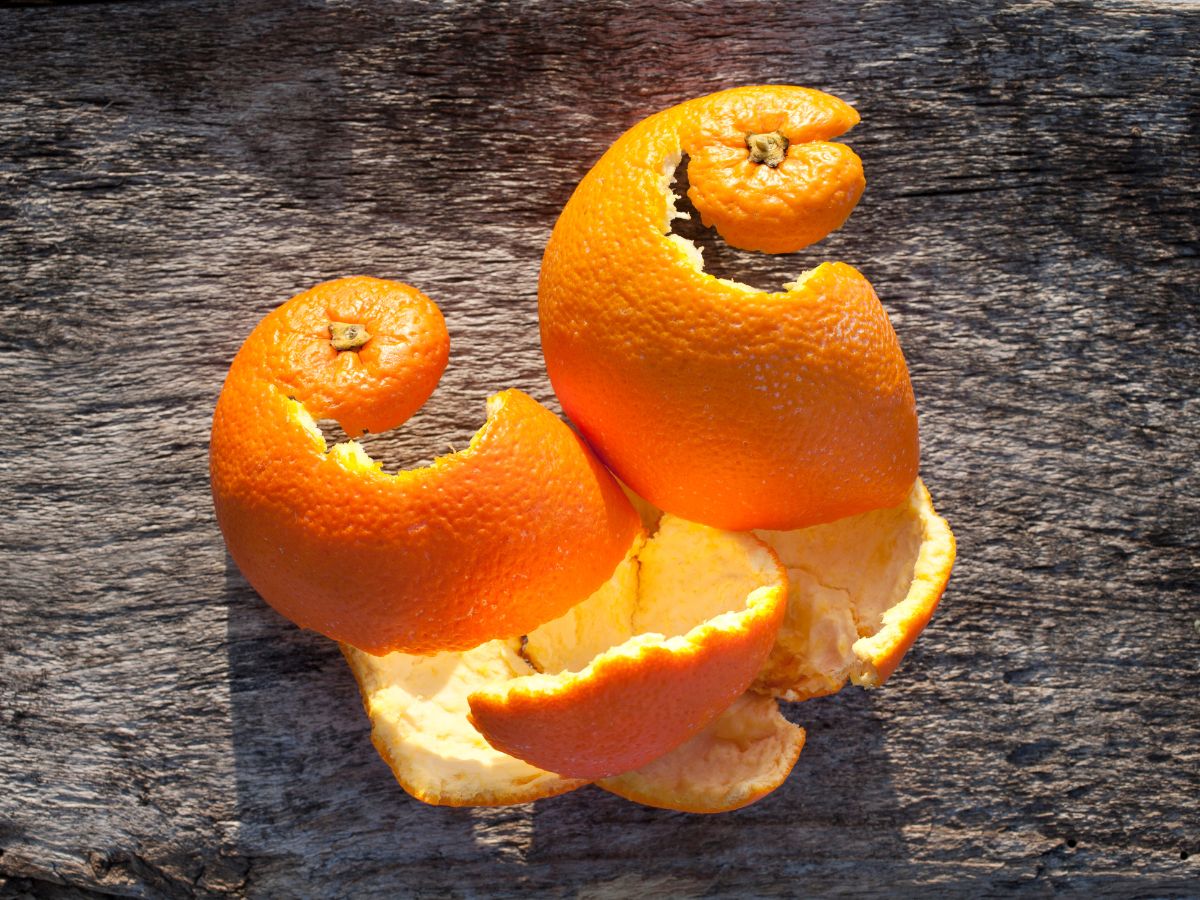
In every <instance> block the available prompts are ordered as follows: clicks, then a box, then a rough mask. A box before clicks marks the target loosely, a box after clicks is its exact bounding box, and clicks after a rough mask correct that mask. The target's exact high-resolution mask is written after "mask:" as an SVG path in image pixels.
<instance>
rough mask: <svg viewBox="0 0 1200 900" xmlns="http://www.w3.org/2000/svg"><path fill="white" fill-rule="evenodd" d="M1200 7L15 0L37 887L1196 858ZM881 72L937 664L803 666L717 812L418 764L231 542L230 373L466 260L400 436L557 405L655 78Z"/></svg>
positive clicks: (853, 245) (19, 769) (864, 143)
mask: <svg viewBox="0 0 1200 900" xmlns="http://www.w3.org/2000/svg"><path fill="white" fill-rule="evenodd" d="M1197 33H1200V7H1198V6H1197V5H1195V4H1190V3H1178V4H1171V3H1139V4H1133V3H1129V4H1117V3H1110V4H1101V5H1094V4H1084V3H1062V4H1051V3H1048V2H1023V3H1012V4H1005V3H978V4H967V3H950V4H943V5H926V4H921V3H915V2H901V3H884V2H850V3H845V4H818V3H802V4H798V5H790V6H786V7H785V6H779V5H775V4H759V3H712V4H699V3H696V4H680V5H668V4H642V3H612V2H605V3H594V4H588V5H586V6H579V7H573V6H567V5H565V4H564V5H559V4H550V3H546V4H515V3H514V4H508V3H501V4H488V3H483V2H474V3H464V4H459V5H453V6H452V5H450V4H444V5H443V4H416V3H388V2H383V0H379V2H366V0H364V2H335V0H330V2H317V0H310V2H299V3H291V4H279V3H274V2H271V0H244V2H238V3H231V2H196V3H184V2H165V3H146V4H133V3H127V4H111V5H109V4H86V5H71V6H66V7H61V8H41V7H38V8H27V9H7V10H2V11H0V50H2V51H3V52H2V53H0V148H2V149H0V304H2V307H0V310H2V316H0V409H3V424H2V427H0V441H2V444H0V498H2V500H3V504H4V507H5V511H4V512H5V514H4V516H3V518H2V519H0V547H2V551H3V552H2V553H0V646H2V649H0V654H2V656H0V720H2V723H3V726H2V727H3V730H2V732H0V894H7V895H17V896H25V895H30V894H32V895H37V896H42V895H61V896H78V895H79V892H80V891H84V890H99V891H103V892H107V893H114V894H123V895H130V896H147V897H188V896H197V895H201V896H207V895H224V894H233V895H247V896H331V897H332V896H364V895H379V894H383V895H397V894H398V895H405V896H424V895H429V896H442V895H453V896H493V895H495V896H516V895H524V894H529V893H531V892H532V893H534V894H536V895H542V894H545V895H548V896H586V897H610V896H613V897H615V896H629V895H646V894H668V895H673V896H700V895H705V896H709V895H714V896H738V897H742V896H775V895H795V894H813V893H839V894H841V893H845V894H851V893H853V894H857V895H865V896H892V895H894V894H896V893H903V894H911V895H918V896H929V895H931V894H956V895H972V896H994V895H999V894H1002V893H1005V894H1006V893H1008V892H1010V891H1012V890H1020V891H1022V892H1025V893H1032V894H1037V895H1042V894H1052V893H1060V892H1067V893H1071V894H1083V893H1088V894H1092V895H1098V896H1129V895H1133V894H1137V895H1155V896H1185V895H1200V845H1198V844H1200V812H1198V804H1197V797H1198V796H1200V753H1198V751H1197V745H1198V738H1200V733H1198V732H1200V672H1198V669H1197V653H1196V647H1197V640H1198V631H1200V603H1198V600H1197V595H1198V592H1197V587H1198V585H1197V581H1198V578H1197V571H1198V568H1197V567H1198V563H1200V558H1198V554H1197V549H1196V548H1197V547H1198V546H1200V501H1198V499H1197V498H1198V497H1200V475H1198V469H1197V465H1196V448H1197V434H1198V431H1200V429H1198V428H1197V426H1198V425H1200V397H1198V392H1197V384H1198V378H1197V373H1198V371H1200V296H1198V292H1197V275H1198V270H1197V263H1196V261H1197V245H1198V240H1197V238H1198V233H1197V232H1198V230H1200V228H1198V220H1197V201H1198V199H1200V198H1198V196H1197V195H1198V191H1197V172H1198V171H1200V167H1198V163H1200V149H1198V148H1200V140H1198V137H1200V136H1198V133H1197V132H1198V128H1200V124H1198V123H1200V114H1198V109H1197V106H1198V100H1200V91H1198V89H1197V85H1198V84H1200V79H1198V78H1197V75H1198V72H1197V68H1198V66H1197V62H1198V60H1200V52H1198V51H1197V43H1196V41H1195V35H1196V34H1197ZM760 81H781V82H793V83H799V84H805V85H811V86H814V87H819V88H823V89H826V90H829V91H831V92H833V93H835V94H838V95H839V96H842V97H844V98H846V99H847V100H849V101H851V102H853V103H854V104H855V105H856V106H857V107H858V109H859V110H860V112H861V113H862V117H863V124H862V125H861V126H859V128H858V129H856V130H855V131H854V132H853V133H852V135H851V136H850V138H849V140H850V142H851V143H852V144H853V146H854V147H855V148H856V149H857V150H858V152H859V153H860V154H861V155H862V157H863V159H864V161H865V164H866V169H867V176H868V182H869V184H868V189H867V194H866V198H865V200H864V201H863V203H862V204H861V206H860V207H859V209H858V211H857V212H856V213H855V215H854V216H853V217H852V219H851V220H850V223H849V224H848V225H847V227H846V228H845V229H844V230H843V231H842V232H841V233H839V234H837V235H835V236H834V237H832V238H831V239H829V240H827V241H825V242H824V243H822V244H820V245H818V246H817V247H816V248H813V249H811V250H809V251H806V252H805V253H803V254H800V255H799V256H798V257H787V258H781V259H766V258H760V257H755V256H753V255H744V254H737V253H729V252H722V249H721V248H720V247H719V246H715V245H714V246H712V247H711V248H710V250H709V259H710V269H713V270H716V271H719V272H720V273H723V274H733V275H735V276H737V277H740V278H743V279H744V280H748V281H750V282H751V283H756V284H763V285H769V284H774V283H779V282H781V281H783V280H786V279H787V278H788V277H790V276H791V275H794V274H795V273H796V272H797V271H798V270H800V269H802V268H805V267H807V266H808V265H811V264H812V263H813V261H815V260H819V259H824V258H830V259H844V260H846V261H848V262H851V263H853V264H855V265H856V266H858V267H859V268H860V269H862V270H863V271H864V273H865V274H867V276H868V277H870V278H871V279H872V281H873V282H874V284H875V286H876V288H877V290H878V292H879V294H880V296H881V297H882V298H883V299H884V302H885V304H886V305H887V306H888V308H889V311H890V312H891V314H892V317H893V320H894V322H895V325H896V328H897V331H898V332H899V334H900V338H901V341H902V343H903V345H904V348H905V352H906V355H907V357H908V360H909V365H910V367H911V370H912V375H913V380H914V384H915V387H916V391H917V396H918V404H919V408H920V414H921V428H922V437H923V476H924V478H925V481H926V483H927V484H929V485H930V487H931V490H932V491H933V493H934V497H935V500H937V502H938V505H939V509H940V510H941V511H942V512H943V513H944V514H945V515H946V516H947V518H948V519H949V520H950V521H951V523H952V525H953V526H954V528H955V531H956V533H957V535H958V538H959V554H960V555H959V564H958V567H957V569H956V572H955V576H954V579H953V580H952V582H951V586H950V589H949V591H948V594H947V596H946V599H945V601H944V604H943V608H942V610H941V611H940V612H939V614H938V616H937V617H936V618H935V620H934V622H933V624H932V625H931V626H930V628H929V630H928V631H927V632H926V634H925V635H924V636H923V637H922V639H921V640H920V641H919V642H918V644H917V647H916V649H915V650H914V652H913V653H912V654H911V655H910V657H909V658H908V660H907V661H906V663H905V665H904V667H903V669H902V670H901V672H900V673H899V674H898V676H897V677H896V678H895V679H894V681H893V682H892V683H891V684H890V685H889V686H888V687H887V688H885V689H883V690H881V691H878V692H876V693H870V694H867V693H863V692H860V691H857V690H850V691H845V692H843V693H842V694H841V695H838V696H836V697H833V698H827V699H824V700H820V701H812V702H809V703H805V704H801V705H796V706H793V707H791V708H790V709H789V710H788V714H789V716H791V717H792V718H793V719H794V720H795V721H797V722H800V723H801V724H803V725H805V726H806V727H807V728H808V729H809V742H808V746H807V748H806V749H805V751H804V754H803V756H802V757H801V761H800V764H799V765H798V766H797V768H796V770H795V772H794V773H793V775H792V777H791V779H790V780H789V781H788V783H787V784H786V785H785V786H784V787H783V788H781V789H780V790H779V791H777V792H776V793H775V794H773V795H772V796H771V797H769V798H768V799H766V800H764V801H763V802H761V803H759V804H757V805H755V806H752V807H750V808H748V809H745V810H742V811H739V812H736V813H731V814H727V815H722V816H716V817H694V816H687V815H683V814H677V813H668V812H663V811H658V810H651V809H646V808H642V807H639V806H636V805H634V804H630V803H627V802H624V801H622V800H619V799H617V798H615V797H612V796H609V795H606V794H603V793H602V792H600V791H597V790H594V789H587V790H584V791H580V792H578V793H575V794H570V795H567V796H564V797H561V798H557V799H554V800H549V801H545V802H541V803H538V804H536V805H533V806H531V807H517V808H512V809H506V810H494V811H489V810H474V811H473V810H449V809H437V808H429V807H425V806H422V805H420V804H418V803H416V802H414V801H412V800H410V799H408V798H407V797H406V796H405V795H404V794H403V792H401V791H400V789H399V788H398V787H397V786H396V785H395V783H394V782H393V780H392V778H391V776H390V774H389V772H388V771H387V769H386V767H385V766H384V764H383V763H382V762H381V761H380V759H379V758H378V757H377V756H376V754H375V752H374V750H373V749H372V747H371V745H370V742H369V740H368V727H367V722H366V719H365V717H364V716H363V714H362V712H361V708H360V707H359V703H358V699H357V696H356V693H355V689H354V685H353V681H352V679H351V677H350V674H349V672H348V671H347V670H346V668H345V666H344V665H343V663H342V662H341V659H340V656H339V654H338V653H337V649H336V647H335V646H334V645H333V644H332V643H330V642H327V641H325V640H323V639H321V638H319V637H317V636H315V635H313V634H309V633H302V632H299V631H297V630H296V629H294V628H292V627H291V626H289V625H288V624H287V623H286V622H284V621H283V620H282V619H280V618H279V617H277V616H276V615H275V614H274V613H272V612H271V611H270V610H269V609H268V608H266V606H265V605H264V604H263V603H262V602H261V601H260V600H259V599H258V598H257V596H256V595H255V594H254V593H253V592H252V591H251V590H250V589H249V588H248V587H247V585H246V583H245V582H244V580H243V579H242V578H241V576H240V575H239V574H238V572H237V571H236V569H234V568H233V567H232V565H231V564H230V563H229V562H228V560H227V557H226V555H225V551H224V547H223V545H222V542H221V538H220V535H219V533H218V531H217V529H216V526H215V523H214V521H213V515H212V510H211V506H210V501H209V497H208V484H207V463H206V453H207V435H208V428H209V417H210V415H211V410H212V407H213V404H214V402H215V399H216V396H217V393H218V392H219V390H220V386H221V380H222V377H223V374H224V371H225V368H226V366H227V365H228V363H229V360H230V359H231V358H232V356H233V354H234V352H235V351H236V349H237V347H238V345H239V344H240V342H241V340H242V339H243V337H244V336H245V335H246V333H247V332H248V331H249V329H250V328H251V327H252V325H253V324H254V323H255V322H256V321H257V320H258V318H259V317H260V316H261V315H262V314H263V313H264V312H266V311H267V310H268V309H270V308H272V307H273V306H275V305H276V304H278V303H279V302H281V301H282V300H284V299H286V298H287V297H289V296H291V295H292V294H294V293H296V292H298V291H300V290H302V289H303V288H305V287H307V286H310V285H312V284H314V283H316V282H317V281H320V280H322V279H325V278H330V277H334V276H337V275H342V274H349V273H354V272H362V273H370V274H376V275H381V276H390V277H398V278H402V279H404V280H407V281H410V282H412V283H414V284H416V285H418V286H420V287H421V288H422V289H423V290H425V291H426V292H428V293H429V294H430V295H431V296H433V297H434V298H436V299H437V300H438V301H439V303H440V304H441V305H442V307H443V309H444V311H445V312H446V315H447V319H448V322H449V326H450V329H451V335H452V340H453V350H452V358H451V365H450V368H449V370H448V372H447V375H446V377H445V379H444V380H443V382H442V385H441V387H440V388H439V389H438V391H437V393H436V394H435V395H434V397H433V399H432V400H431V402H430V404H429V405H428V406H427V408H426V410H424V411H423V412H422V413H421V414H420V415H419V416H418V418H417V419H416V420H414V421H413V422H412V423H410V424H409V425H406V426H405V427H404V428H403V429H402V430H401V431H399V432H398V433H396V434H393V435H387V436H383V437H381V438H378V439H376V441H375V443H374V444H373V445H372V447H371V450H372V452H373V453H375V454H376V455H377V456H381V457H382V458H383V459H385V460H386V461H387V463H388V465H389V466H399V465H406V464H410V463H412V462H416V461H418V460H420V459H424V458H428V457H430V456H432V455H435V454H437V453H440V452H441V450H442V448H443V446H444V444H445V443H446V442H447V441H450V442H454V443H459V442H463V441H465V440H466V439H468V438H469V436H470V435H471V433H473V431H474V430H475V429H476V428H477V427H478V425H479V423H480V422H481V421H482V419H483V401H484V398H485V396H486V395H487V393H488V392H489V391H492V390H496V389H499V388H503V387H508V386H517V387H521V388H523V389H525V390H527V391H529V392H531V393H532V394H534V395H535V396H537V397H539V398H540V399H542V400H544V401H546V402H550V403H552V402H553V398H552V395H551V392H550V390H549V386H548V382H547V380H546V378H545V376H544V374H543V371H542V367H541V357H540V351H539V347H538V338H537V328H536V300H535V298H536V281H537V272H538V264H539V257H540V252H541V248H542V246H543V244H544V242H545V240H546V237H547V236H548V234H549V230H550V228H551V226H552V224H553V222H554V218H555V215H556V212H557V210H558V209H559V208H561V205H562V203H563V202H564V201H565V199H566V198H567V196H568V195H569V193H570V191H571V189H572V187H573V185H574V184H575V183H576V181H577V180H578V179H579V178H580V177H581V175H582V174H583V172H584V171H586V169H587V167H588V166H589V165H590V164H591V163H592V162H593V161H594V160H595V159H596V158H597V156H598V155H599V154H600V153H601V152H602V151H603V149H604V148H605V147H606V146H607V145H608V144H609V143H610V142H611V141H612V140H613V139H614V138H615V137H616V136H617V135H618V134H619V133H620V132H621V131H622V130H623V129H624V128H626V127H628V126H629V125H630V124H632V123H633V122H635V121H637V120H638V119H640V118H641V117H643V116H644V115H646V114H647V113H649V112H652V111H654V110H657V109H660V108H662V107H665V106H667V105H670V104H672V103H674V102H677V101H678V100H680V99H683V98H686V97H689V96H694V95H698V94H701V93H705V92H707V91H710V90H715V89H719V88H722V87H727V86H730V85H735V84H744V83H752V82H760Z"/></svg>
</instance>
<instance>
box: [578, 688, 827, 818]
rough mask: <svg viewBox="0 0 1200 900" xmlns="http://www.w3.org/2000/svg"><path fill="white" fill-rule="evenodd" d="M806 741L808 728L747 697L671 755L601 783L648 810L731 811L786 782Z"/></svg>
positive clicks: (773, 705)
mask: <svg viewBox="0 0 1200 900" xmlns="http://www.w3.org/2000/svg"><path fill="white" fill-rule="evenodd" d="M804 738H805V733H804V729H803V728H800V727H799V726H797V725H793V724H792V723H791V722H789V721H788V720H787V719H785V718H784V717H783V716H782V715H781V714H780V712H779V704H778V702H777V701H776V700H775V699H774V698H771V697H767V696H764V695H761V694H754V693H745V694H742V696H740V697H738V698H737V699H736V700H735V701H734V702H733V705H732V706H730V707H729V708H728V709H727V710H725V712H723V713H721V715H720V716H718V717H717V718H716V719H715V720H713V721H712V722H711V723H709V725H708V727H706V728H705V729H704V730H703V731H701V732H700V733H699V734H697V735H696V736H695V737H693V738H691V739H690V740H688V741H687V742H686V743H684V744H682V745H680V746H679V747H676V748H675V749H674V750H672V751H671V752H670V753H668V754H666V755H665V756H662V757H659V758H658V759H656V760H653V761H652V762H650V763H648V764H646V765H645V766H642V767H641V768H640V769H636V770H635V771H632V772H626V773H625V774H624V775H617V776H615V777H613V778H605V779H602V780H600V781H598V782H597V785H598V786H599V787H601V788H603V789H604V790H606V791H610V792H611V793H614V794H616V795H617V796H619V797H624V798H625V799H626V800H632V801H634V802H636V803H642V804H645V805H646V806H656V807H659V808H661V809H674V810H678V811H680V812H690V813H719V812H729V811H730V810H734V809H740V808H741V807H743V806H748V805H749V804H751V803H753V802H755V801H756V800H760V799H762V798H763V797H765V796H766V795H767V794H769V793H771V791H773V790H775V789H776V788H777V787H779V786H780V785H781V784H783V782H784V781H786V780H787V777H788V775H789V774H790V773H791V771H792V767H793V766H795V764H796V760H798V759H799V758H800V751H801V750H802V749H804Z"/></svg>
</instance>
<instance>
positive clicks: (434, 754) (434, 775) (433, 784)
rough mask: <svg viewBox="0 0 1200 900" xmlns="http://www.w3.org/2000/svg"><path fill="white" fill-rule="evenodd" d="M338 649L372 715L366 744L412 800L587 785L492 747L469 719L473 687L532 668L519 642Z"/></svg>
mask: <svg viewBox="0 0 1200 900" xmlns="http://www.w3.org/2000/svg"><path fill="white" fill-rule="evenodd" d="M340 646H341V649H342V653H343V655H344V656H345V657H346V661H347V662H348V663H349V664H350V670H351V671H352V672H353V673H354V677H355V680H356V681H357V682H358V687H359V691H360V692H361V693H362V699H363V706H364V707H365V709H366V711H367V716H368V717H369V718H370V720H371V741H372V743H374V745H375V748H376V749H377V750H378V751H379V755H380V756H382V757H383V760H384V762H386V763H387V764H388V766H389V768H391V770H392V773H393V774H394V775H395V776H396V780H397V781H398V782H399V783H400V786H401V787H402V788H404V790H405V791H407V792H408V793H409V794H411V795H412V796H413V797H415V798H416V799H418V800H421V801H422V802H424V803H430V804H434V805H439V806H505V805H510V804H516V803H528V802H531V801H533V800H539V799H541V798H543V797H553V796H555V795H558V794H563V793H566V792H568V791H572V790H575V789H576V788H579V787H582V786H583V785H585V784H587V782H586V781H582V780H579V779H571V778H563V777H561V776H559V775H555V774H553V773H551V772H546V771H543V770H541V769H538V768H535V767H534V766H531V765H528V764H527V763H524V762H522V761H521V760H518V759H513V758H512V757H510V756H507V755H506V754H503V753H501V752H499V751H498V750H495V749H493V748H492V747H491V746H490V745H489V744H488V743H487V741H485V740H484V739H483V737H482V735H480V734H479V732H477V731H476V730H475V729H474V728H473V727H472V726H471V724H470V722H469V721H468V720H467V711H468V708H467V696H468V694H470V692H471V691H472V690H474V689H475V688H476V687H477V686H479V685H481V684H485V683H487V682H489V681H492V680H502V679H506V678H511V677H514V676H516V675H518V674H520V673H521V672H528V671H530V670H529V666H528V665H527V664H526V663H525V661H524V660H523V659H521V656H520V652H519V651H520V641H519V640H497V641H489V642H487V643H485V644H482V645H480V646H479V647H476V648H474V649H472V650H467V651H461V652H447V653H437V654H434V655H432V656H413V655H410V654H405V653H389V654H387V655H386V656H371V655H370V654H367V653H363V652H362V651H361V650H356V649H354V648H353V647H350V646H349V645H347V644H341V645H340Z"/></svg>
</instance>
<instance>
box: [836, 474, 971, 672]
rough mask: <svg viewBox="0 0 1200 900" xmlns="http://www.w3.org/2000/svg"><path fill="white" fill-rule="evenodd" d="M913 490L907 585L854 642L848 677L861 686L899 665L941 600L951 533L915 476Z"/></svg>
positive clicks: (953, 552) (953, 545)
mask: <svg viewBox="0 0 1200 900" xmlns="http://www.w3.org/2000/svg"><path fill="white" fill-rule="evenodd" d="M914 491H915V492H918V493H919V495H920V500H919V504H920V505H919V509H920V512H921V523H922V526H923V534H922V541H921V549H920V551H919V552H918V555H917V560H916V563H915V565H914V568H913V582H912V586H911V587H910V588H909V591H908V593H907V594H906V595H905V597H904V599H903V600H902V601H901V602H900V603H898V604H896V605H895V606H892V607H889V608H888V609H887V610H885V611H884V613H883V625H882V627H881V628H880V629H879V630H878V631H876V632H875V633H874V634H873V635H870V636H867V637H863V638H860V639H859V640H857V641H855V642H854V656H855V662H854V664H853V665H852V666H851V668H850V680H851V681H852V682H853V683H854V684H857V685H860V686H862V687H867V688H874V687H880V686H882V685H883V684H884V683H886V682H887V680H888V679H889V678H890V677H891V676H892V674H893V673H894V672H895V671H896V669H897V668H898V667H899V665H900V662H901V661H902V660H903V659H904V656H905V654H906V653H907V652H908V651H909V649H910V648H911V647H912V645H913V644H914V643H915V642H916V639H917V638H918V637H919V636H920V634H921V632H922V631H924V630H925V626H926V625H928V624H929V621H930V619H932V618H933V614H934V612H935V611H936V610H937V607H938V605H939V604H940V603H941V599H942V595H943V594H944V593H945V590H946V585H947V584H948V583H949V580H950V575H951V572H952V570H953V567H954V560H955V557H956V556H957V551H958V547H957V542H956V541H955V539H954V533H953V532H952V531H951V530H950V525H949V523H948V522H947V521H946V520H945V519H944V518H942V517H941V516H939V515H938V514H937V513H936V511H935V510H934V508H933V501H932V498H931V497H930V496H929V491H928V490H927V489H926V487H925V485H924V483H923V482H922V481H921V480H920V479H918V480H917V483H916V485H915V486H914Z"/></svg>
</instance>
